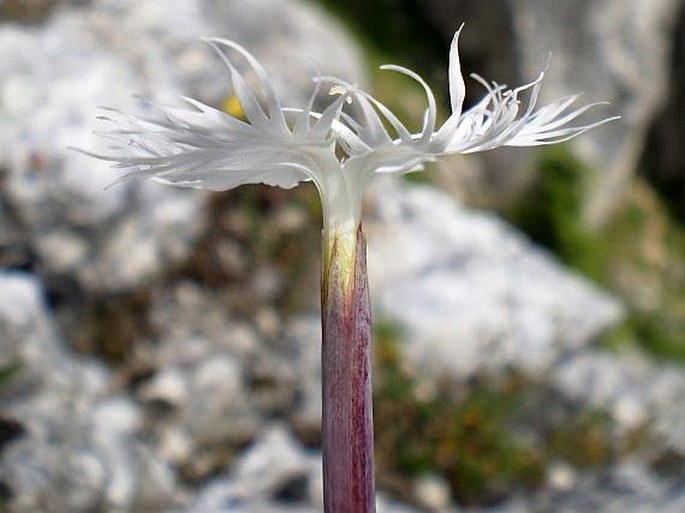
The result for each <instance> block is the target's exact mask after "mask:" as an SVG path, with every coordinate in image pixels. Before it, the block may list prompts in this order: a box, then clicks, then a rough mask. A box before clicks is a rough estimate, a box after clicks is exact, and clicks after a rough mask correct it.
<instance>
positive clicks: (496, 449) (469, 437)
mask: <svg viewBox="0 0 685 513" xmlns="http://www.w3.org/2000/svg"><path fill="white" fill-rule="evenodd" d="M400 335H401V334H400V333H398V331H397V330H396V329H395V328H394V327H393V326H392V325H388V324H382V323H381V324H380V326H379V327H378V329H377V333H376V375H375V376H376V378H375V414H374V415H375V421H376V455H377V456H376V457H377V460H378V468H379V484H380V485H381V486H383V488H385V489H386V490H390V491H393V492H394V493H396V494H397V495H399V496H400V497H402V498H404V499H405V500H411V495H410V492H409V490H411V479H412V478H415V477H418V476H421V475H422V474H425V473H439V474H440V475H442V476H443V478H444V479H445V480H446V481H447V482H448V483H449V485H450V487H451V489H452V492H453V495H454V497H455V498H456V499H457V500H458V501H459V502H461V503H463V504H488V503H495V502H497V501H500V500H502V499H503V498H505V497H506V496H507V495H509V494H511V493H512V492H513V491H514V490H519V491H520V490H522V489H523V490H525V489H531V488H534V487H537V486H540V485H541V484H542V483H543V482H544V480H545V470H546V464H547V462H549V461H559V460H561V461H566V462H567V463H568V464H570V465H573V466H574V467H577V468H599V467H601V466H604V465H606V464H608V463H609V462H611V461H612V459H613V458H615V457H616V456H617V455H618V454H619V453H620V452H621V449H622V444H623V441H622V440H615V439H614V437H613V434H612V429H611V421H610V420H609V418H608V416H607V415H605V414H603V413H602V412H599V411H594V410H581V411H578V410H577V408H576V406H575V405H573V404H564V400H563V398H560V397H558V396H557V394H556V393H555V392H554V391H551V390H548V389H546V388H545V387H544V385H542V384H540V383H536V382H532V381H530V380H527V379H526V378H525V377H523V376H520V375H517V374H514V373H512V374H510V375H509V376H507V377H505V378H502V379H498V380H497V381H493V380H492V378H491V377H488V376H484V377H482V378H478V379H474V380H472V381H471V382H470V383H469V384H467V385H460V386H456V385H455V384H454V382H453V381H451V380H447V379H446V380H444V381H442V382H441V383H439V384H438V385H437V386H435V387H429V388H428V389H426V385H425V383H422V382H421V381H420V380H417V379H416V378H415V377H414V376H413V375H412V372H411V370H410V369H406V368H404V367H403V363H402V359H401V356H400V352H399V346H398V344H399V340H400V338H401V337H400ZM540 404H545V405H546V406H545V407H544V408H540ZM550 405H554V406H550ZM541 411H545V412H546V414H541ZM531 419H535V422H531Z"/></svg>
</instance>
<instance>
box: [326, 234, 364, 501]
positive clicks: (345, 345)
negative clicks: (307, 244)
mask: <svg viewBox="0 0 685 513" xmlns="http://www.w3.org/2000/svg"><path fill="white" fill-rule="evenodd" d="M325 255H326V256H325V257H324V263H323V264H324V265H323V273H322V274H323V276H322V277H323V279H322V287H321V315H322V331H323V346H322V352H321V355H322V374H323V378H322V383H323V421H322V444H323V487H324V511H325V513H374V512H375V510H376V507H375V497H374V463H373V416H372V388H371V342H372V333H371V326H372V323H371V306H370V302H369V289H368V281H367V274H366V242H365V240H364V234H363V232H362V229H361V225H360V226H359V228H358V229H357V233H356V234H354V235H352V234H348V236H334V237H333V239H332V245H331V247H330V251H326V252H325Z"/></svg>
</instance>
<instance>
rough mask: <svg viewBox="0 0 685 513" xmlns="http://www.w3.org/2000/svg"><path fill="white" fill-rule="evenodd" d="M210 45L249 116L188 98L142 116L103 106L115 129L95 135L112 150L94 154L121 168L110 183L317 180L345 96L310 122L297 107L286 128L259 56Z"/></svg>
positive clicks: (221, 185)
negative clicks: (248, 76) (251, 82)
mask: <svg viewBox="0 0 685 513" xmlns="http://www.w3.org/2000/svg"><path fill="white" fill-rule="evenodd" d="M207 42H208V43H209V44H210V45H211V46H212V47H213V48H214V50H215V51H216V52H217V53H218V54H219V55H220V57H221V59H222V60H223V62H224V63H225V64H226V66H227V67H228V69H229V72H230V74H231V80H232V84H233V89H234V92H235V94H236V96H237V98H238V100H239V102H240V106H241V108H242V110H243V112H244V114H245V118H246V121H243V120H241V119H238V118H236V117H233V116H231V115H229V114H227V113H225V112H223V111H220V110H218V109H215V108H213V107H210V106H208V105H205V104H203V103H201V102H198V101H197V100H193V99H190V98H183V100H184V102H185V103H187V104H188V106H189V108H179V107H162V106H158V105H156V104H153V103H152V102H148V108H149V110H151V111H152V114H153V115H152V116H150V117H147V118H138V117H135V116H130V115H126V114H122V113H120V112H118V111H116V110H115V109H105V110H106V115H105V116H101V119H102V120H103V121H105V122H109V123H111V124H113V125H114V127H113V128H112V129H110V130H106V131H102V132H100V135H102V136H103V137H105V138H107V139H109V140H110V141H112V142H113V145H112V146H111V147H110V150H112V153H111V154H109V155H97V156H98V157H100V158H103V159H106V160H110V161H112V162H114V166H113V167H115V168H119V169H123V170H125V171H126V173H125V174H124V175H123V176H122V177H120V178H119V180H117V181H116V182H115V183H120V182H123V181H127V180H132V179H142V178H155V179H156V180H157V181H161V182H164V183H167V184H172V185H176V186H179V187H195V188H205V189H211V190H226V189H231V188H233V187H237V186H239V185H242V184H248V183H265V184H268V185H275V186H279V187H283V188H290V187H294V186H295V185H297V184H298V183H299V182H301V181H305V180H314V181H316V182H317V183H319V184H320V183H321V182H322V178H321V174H322V173H323V170H321V169H320V168H319V167H317V165H316V164H315V163H316V162H318V161H319V160H317V159H316V158H312V155H314V154H317V153H322V154H324V153H325V154H328V153H330V151H331V147H332V146H333V144H334V140H335V136H336V134H335V133H334V130H333V128H332V127H333V125H334V124H340V122H339V117H340V112H341V109H342V100H340V99H336V101H334V102H332V103H331V105H329V106H328V107H327V108H326V109H325V110H324V111H323V113H322V114H321V115H320V116H318V117H317V118H315V119H313V122H310V119H311V116H310V115H309V113H308V112H306V113H305V112H302V113H301V115H300V116H299V119H298V120H297V121H296V122H295V123H294V128H293V129H292V130H291V128H289V126H288V123H287V120H286V118H285V114H286V112H287V109H283V108H282V107H281V105H280V102H279V101H278V98H277V96H276V94H275V92H274V90H273V87H272V85H271V83H270V81H269V78H268V76H267V74H266V71H265V70H264V69H263V68H262V67H261V65H260V64H259V63H258V62H257V61H256V59H255V58H254V57H253V56H252V55H251V54H250V53H249V52H247V51H246V50H245V49H244V48H242V47H241V46H240V45H238V44H236V43H233V42H232V41H225V40H220V39H209V40H207ZM228 52H232V53H230V54H229V53H228ZM231 57H237V58H242V59H243V63H245V64H246V65H247V68H248V70H249V71H250V72H251V73H252V74H253V75H254V76H255V77H256V79H257V83H256V85H255V88H253V89H251V88H250V87H249V86H248V85H247V81H246V80H245V78H244V76H243V74H242V73H241V72H239V71H238V67H237V65H236V64H234V61H233V60H232V59H231ZM317 90H318V88H315V90H314V93H313V95H312V99H310V104H309V105H308V107H307V108H308V109H311V105H312V103H313V101H314V96H315V95H316V93H317Z"/></svg>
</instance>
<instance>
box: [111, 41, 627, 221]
mask: <svg viewBox="0 0 685 513" xmlns="http://www.w3.org/2000/svg"><path fill="white" fill-rule="evenodd" d="M460 32H461V28H460V29H459V31H457V33H456V34H455V36H454V39H453V41H452V45H451V49H450V61H449V90H450V101H451V109H452V113H451V115H450V116H449V117H448V119H447V120H446V121H445V122H444V123H443V124H442V126H440V127H439V128H438V127H436V120H437V105H436V101H435V97H434V95H433V92H432V91H431V89H430V87H429V86H428V84H427V83H426V82H425V81H424V80H423V79H422V78H421V77H420V76H419V75H417V74H416V73H414V72H413V71H411V70H408V69H406V68H403V67H401V66H383V67H382V68H383V69H385V70H388V71H393V72H399V73H403V74H405V75H407V76H408V77H410V78H412V79H413V80H415V81H417V82H418V83H419V84H420V85H421V86H422V88H423V89H424V91H425V95H426V98H427V109H426V112H425V116H424V121H423V125H422V127H421V130H420V131H419V132H412V131H411V130H410V129H408V128H407V127H406V125H405V124H404V123H402V122H401V121H400V120H399V119H398V118H397V116H396V115H395V114H394V113H393V112H392V111H391V110H390V109H389V108H387V107H386V106H385V105H383V103H381V102H380V101H379V100H378V99H376V98H374V97H373V96H372V95H370V94H369V93H367V92H366V91H364V90H362V89H360V88H358V87H356V86H354V85H352V84H349V83H347V82H345V81H344V80H341V79H339V78H336V77H322V76H319V77H316V78H314V85H313V91H312V94H311V97H310V100H309V103H308V105H307V106H305V107H304V108H292V107H285V106H283V105H282V104H281V102H280V101H279V99H278V97H277V95H276V93H275V91H274V88H273V86H272V85H271V82H270V80H269V77H268V75H267V73H266V71H265V70H264V69H263V67H262V66H261V65H260V64H259V62H258V61H257V60H256V59H255V58H254V57H253V56H252V55H251V54H250V53H249V52H248V51H247V50H245V49H244V48H243V47H242V46H240V45H238V44H237V43H234V42H232V41H226V40H223V39H207V40H206V41H207V42H208V43H209V44H210V45H211V46H212V47H213V48H214V49H215V50H216V52H217V53H218V54H219V56H220V58H221V59H222V61H223V62H224V64H225V65H226V66H227V68H228V71H229V73H230V77H231V82H232V85H233V89H234V92H235V95H236V97H237V99H238V100H239V102H240V106H241V108H242V111H243V113H244V119H239V118H237V117H235V116H232V115H230V114H228V113H226V112H223V111H221V110H218V109H215V108H213V107H210V106H208V105H205V104H203V103H201V102H199V101H196V100H193V99H190V98H183V100H184V101H185V102H186V103H187V104H188V107H189V108H170V107H166V108H165V107H157V106H154V105H153V107H154V108H155V109H156V110H157V115H156V116H155V117H152V118H140V117H134V116H129V115H125V114H122V113H120V112H118V111H116V110H113V109H107V110H108V115H106V116H103V117H102V118H103V119H105V120H107V121H110V122H112V123H114V125H115V127H114V128H113V129H111V130H108V131H105V132H100V134H101V135H103V136H104V137H107V138H109V139H111V140H113V141H114V143H115V144H114V146H112V149H113V150H115V153H114V154H112V155H108V156H99V157H100V158H105V159H108V160H111V161H113V162H114V163H115V164H114V167H117V168H121V169H123V170H125V171H127V172H126V173H125V174H124V175H123V176H122V177H121V178H120V179H119V180H118V181H117V182H115V183H118V182H121V181H125V180H129V179H136V178H152V179H154V180H157V181H159V182H162V183H166V184H170V185H176V186H181V187H195V188H203V189H210V190H227V189H231V188H234V187H236V186H239V185H242V184H247V183H265V184H268V185H274V186H279V187H284V188H290V187H293V186H295V185H297V184H298V183H299V182H301V181H312V182H313V183H314V184H315V185H316V187H317V189H318V191H319V193H320V195H321V199H322V203H323V207H324V208H323V210H324V233H332V232H348V233H351V234H354V232H355V229H356V227H357V226H358V224H359V218H360V206H361V196H362V194H363V191H364V188H365V186H366V184H367V182H368V181H369V180H370V179H371V178H372V177H373V175H374V174H375V173H387V172H394V173H404V172H407V171H411V170H416V169H421V168H422V166H423V164H424V163H425V162H428V161H432V160H435V159H436V158H438V157H440V156H441V155H445V154H451V153H474V152H479V151H485V150H490V149H494V148H497V147H500V146H538V145H543V144H553V143H557V142H561V141H565V140H567V139H570V138H572V137H575V136H577V135H579V134H581V133H583V132H585V131H586V130H589V129H591V128H594V127H597V126H599V125H601V124H603V123H606V122H609V121H612V120H614V119H616V118H607V119H602V120H600V121H597V122H594V123H590V124H584V125H582V124H581V125H576V124H573V123H574V122H575V120H576V119H577V118H578V117H579V116H581V115H582V114H584V113H585V112H586V111H587V110H588V109H591V108H593V107H594V106H596V105H599V103H593V104H590V105H586V106H584V107H581V108H574V107H573V105H574V102H575V101H576V100H577V99H578V95H573V96H567V97H564V98H560V99H558V100H556V101H554V102H552V103H550V104H548V105H545V106H543V107H540V108H537V99H538V94H539V91H540V87H541V85H542V81H543V78H544V72H543V73H540V75H539V76H538V78H536V79H535V80H534V81H533V82H531V83H529V84H526V85H523V86H521V87H518V88H515V89H507V88H506V87H505V86H503V85H500V84H497V83H494V82H493V83H488V82H486V81H485V80H483V79H482V78H480V77H478V76H474V78H475V79H476V80H477V81H479V82H480V83H481V84H482V85H483V86H484V87H485V90H486V93H485V96H484V97H483V99H482V100H480V101H479V102H478V103H476V104H475V105H474V106H473V107H471V108H469V109H468V110H465V111H464V110H463V103H464V98H465V96H466V89H465V83H464V78H463V75H462V72H461V66H460V60H459V50H458V42H459V34H460ZM239 62H242V64H243V65H244V66H246V67H247V69H248V70H249V71H250V72H251V73H252V74H253V75H254V76H255V77H256V83H255V84H254V85H253V86H252V87H250V86H249V85H248V81H247V80H246V79H245V77H244V76H243V74H242V73H241V72H240V71H238V68H239V65H238V64H239ZM322 87H328V88H330V91H331V93H332V100H331V101H330V103H329V104H328V106H327V107H326V108H325V109H323V111H321V112H319V111H315V110H314V109H313V104H314V99H315V97H316V96H317V94H318V93H319V91H320V89H321V88H322ZM523 95H526V96H527V102H526V103H525V105H524V103H523V101H522V99H521V97H522V96H523ZM351 100H352V101H353V102H354V103H355V104H356V110H355V111H354V113H351V112H348V108H347V107H346V105H347V104H348V103H349V102H350V101H351ZM340 150H341V151H340Z"/></svg>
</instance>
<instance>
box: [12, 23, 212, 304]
mask: <svg viewBox="0 0 685 513" xmlns="http://www.w3.org/2000/svg"><path fill="white" fill-rule="evenodd" d="M97 12H98V11H77V10H64V11H61V12H60V13H59V14H56V15H55V16H54V18H53V19H52V21H51V22H50V23H49V24H47V25H46V26H45V27H42V28H39V29H35V30H31V31H28V30H26V29H23V28H21V27H18V26H12V25H3V26H2V27H1V28H0V51H2V53H3V55H6V58H4V59H3V60H2V63H0V76H2V77H3V80H2V86H0V110H1V111H2V113H3V117H5V119H6V120H7V121H6V122H4V123H3V124H2V128H0V141H2V142H0V166H4V167H6V168H7V177H6V179H5V180H4V183H3V186H2V188H3V194H2V198H3V202H4V203H5V205H4V209H3V210H5V211H6V212H7V214H6V215H5V216H3V217H5V219H8V224H10V225H14V228H15V231H20V232H21V233H23V240H22V241H21V242H22V243H23V244H25V245H26V246H28V247H30V248H31V249H32V251H33V252H34V253H35V255H36V257H37V266H38V267H39V269H40V270H41V272H42V273H43V274H44V275H46V276H48V277H50V278H54V279H59V278H65V277H68V278H70V279H75V280H76V281H77V282H79V283H80V285H81V286H82V287H84V288H85V289H88V290H90V291H95V292H100V291H112V290H123V289H129V288H132V287H136V286H138V285H139V284H140V283H142V282H145V281H149V280H150V279H151V278H152V277H153V276H155V275H156V274H158V273H160V272H161V271H162V270H163V269H164V268H166V266H168V265H169V264H170V263H172V262H177V261H179V260H181V259H183V258H185V257H186V256H187V255H188V253H189V251H190V249H191V248H192V243H193V240H194V237H195V236H196V235H197V234H198V233H199V231H200V229H201V227H202V226H203V222H204V219H203V205H204V199H203V198H204V196H203V195H200V194H198V193H194V192H191V191H179V190H174V189H170V188H164V187H161V186H159V185H155V184H152V183H145V184H131V185H125V186H121V187H115V188H113V189H109V190H105V186H106V185H108V184H109V183H111V182H112V181H113V180H114V178H115V177H116V174H115V173H112V172H111V171H109V170H108V169H107V167H108V165H107V163H106V162H104V161H97V160H94V159H92V158H88V157H86V156H84V155H81V154H78V153H76V152H74V151H69V150H68V149H67V146H76V147H81V148H88V149H89V150H94V151H102V152H105V153H106V150H104V149H103V147H102V144H101V143H98V142H97V141H96V139H95V138H94V136H93V135H92V134H91V130H92V129H93V127H94V123H93V120H94V118H95V116H96V114H97V111H96V106H97V105H102V104H110V105H117V106H118V107H120V108H122V109H129V110H134V109H136V107H135V106H136V105H137V103H138V102H137V101H132V100H131V98H130V95H131V94H133V93H135V92H138V93H144V92H146V91H150V89H151V88H155V87H156V84H155V80H154V77H150V76H148V77H146V78H145V80H143V78H142V77H141V75H140V71H139V70H137V69H136V68H135V66H134V62H133V61H130V60H127V58H128V57H127V56H126V55H123V54H121V53H119V54H117V53H116V52H115V51H113V49H112V48H108V47H107V46H106V44H105V43H104V42H103V39H104V37H105V36H103V33H107V31H108V35H109V36H110V37H111V36H113V35H114V34H116V33H118V32H119V31H120V30H121V27H120V26H118V21H115V19H114V18H111V19H110V20H109V22H108V23H109V24H108V25H107V23H105V21H106V20H107V16H106V15H105V14H104V13H103V14H101V15H100V18H101V20H100V23H96V21H98V20H97V19H96V13H97ZM16 48H21V49H22V51H21V52H17V51H15V49H16ZM146 58H147V60H148V61H150V62H152V61H153V60H155V58H156V56H155V52H154V48H152V49H150V52H149V54H148V55H146ZM155 62H156V61H155ZM160 64H164V62H161V63H160ZM166 69H171V66H169V67H162V68H161V70H159V76H158V77H157V78H158V80H159V81H160V82H162V83H167V85H166V86H164V84H162V85H163V86H164V87H166V90H167V91H168V90H169V88H170V87H171V86H170V85H168V84H169V83H173V82H174V77H173V76H172V75H171V73H170V72H164V70H166ZM164 87H160V89H162V91H161V92H162V93H163V92H164ZM16 225H18V226H16ZM14 242H15V243H16V242H17V241H14Z"/></svg>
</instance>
